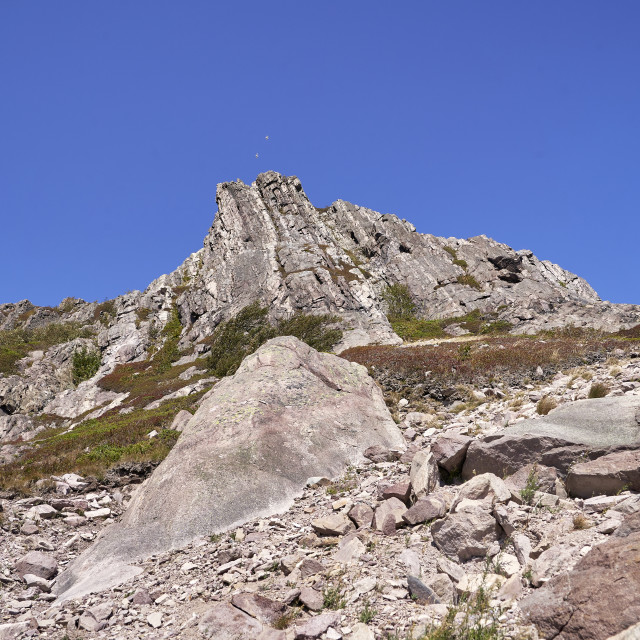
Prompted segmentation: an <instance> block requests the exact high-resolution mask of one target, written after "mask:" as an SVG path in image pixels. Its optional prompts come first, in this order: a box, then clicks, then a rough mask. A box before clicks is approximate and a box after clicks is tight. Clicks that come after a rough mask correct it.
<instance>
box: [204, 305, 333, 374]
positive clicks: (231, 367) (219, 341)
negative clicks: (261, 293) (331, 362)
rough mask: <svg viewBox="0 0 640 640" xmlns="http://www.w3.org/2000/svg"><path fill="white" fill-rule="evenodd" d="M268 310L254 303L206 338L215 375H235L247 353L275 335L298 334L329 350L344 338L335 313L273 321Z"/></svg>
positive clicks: (313, 344) (209, 359) (320, 348)
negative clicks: (271, 321)
mask: <svg viewBox="0 0 640 640" xmlns="http://www.w3.org/2000/svg"><path fill="white" fill-rule="evenodd" d="M268 311H269V310H268V308H267V307H262V306H261V305H260V303H259V302H254V303H253V304H251V305H249V306H247V307H245V308H244V309H242V311H240V312H239V313H238V314H237V315H236V316H235V317H234V318H231V319H230V320H228V321H227V322H223V323H221V324H220V325H219V326H218V327H216V329H215V331H214V332H213V334H212V335H211V336H210V337H209V338H207V339H206V340H205V341H204V342H207V343H209V344H210V345H211V351H210V352H209V356H208V360H207V364H208V369H209V370H210V371H211V372H212V373H213V374H214V375H216V376H218V377H222V376H227V375H232V374H234V373H235V372H236V370H237V369H238V367H239V366H240V363H241V362H242V360H243V359H244V358H245V357H246V356H248V355H249V354H251V353H253V352H254V351H255V350H256V349H258V348H259V347H260V346H261V345H263V344H264V343H265V342H266V341H267V340H269V339H271V338H275V337H276V336H295V337H296V338H299V339H300V340H302V341H303V342H306V343H307V344H308V345H309V346H310V347H313V348H314V349H317V350H318V351H329V350H330V349H331V348H332V347H333V346H334V345H335V344H336V343H338V342H339V341H340V339H341V338H342V331H341V330H340V329H337V328H336V327H335V326H333V325H334V324H335V323H336V322H337V321H338V320H339V318H337V317H336V316H331V315H318V316H316V315H309V314H303V313H298V314H294V315H293V316H292V317H291V318H288V319H286V320H281V321H280V322H278V323H276V324H271V323H270V322H269V319H268V317H267V316H268Z"/></svg>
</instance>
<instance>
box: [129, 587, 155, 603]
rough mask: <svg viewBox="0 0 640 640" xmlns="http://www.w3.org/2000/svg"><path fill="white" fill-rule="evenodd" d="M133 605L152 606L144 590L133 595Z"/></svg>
mask: <svg viewBox="0 0 640 640" xmlns="http://www.w3.org/2000/svg"><path fill="white" fill-rule="evenodd" d="M133 604H137V605H141V604H153V598H152V597H151V596H150V595H149V592H148V591H147V590H146V589H138V590H137V591H136V592H135V593H134V594H133Z"/></svg>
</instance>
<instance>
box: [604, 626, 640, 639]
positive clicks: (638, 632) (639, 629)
mask: <svg viewBox="0 0 640 640" xmlns="http://www.w3.org/2000/svg"><path fill="white" fill-rule="evenodd" d="M607 640H640V622H638V624H634V625H633V626H632V627H629V628H628V629H625V630H624V631H621V632H620V633H616V635H615V636H610V637H609V638H607Z"/></svg>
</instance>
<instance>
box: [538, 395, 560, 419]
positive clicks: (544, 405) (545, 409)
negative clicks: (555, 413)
mask: <svg viewBox="0 0 640 640" xmlns="http://www.w3.org/2000/svg"><path fill="white" fill-rule="evenodd" d="M557 406H558V403H557V402H556V401H555V400H554V399H553V398H551V397H550V396H545V397H544V398H541V399H540V400H539V402H538V404H537V405H536V413H538V414H539V415H541V416H546V415H547V414H548V413H549V412H550V411H552V410H553V409H555V408H556V407H557Z"/></svg>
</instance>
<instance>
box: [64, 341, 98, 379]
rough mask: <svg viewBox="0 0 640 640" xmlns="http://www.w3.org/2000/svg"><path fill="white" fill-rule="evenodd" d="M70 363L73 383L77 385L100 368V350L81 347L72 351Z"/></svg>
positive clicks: (91, 376)
mask: <svg viewBox="0 0 640 640" xmlns="http://www.w3.org/2000/svg"><path fill="white" fill-rule="evenodd" d="M72 364H73V366H72V370H71V372H72V376H73V384H76V385H77V384H80V383H81V382H82V381H83V380H88V379H89V378H93V376H95V375H96V373H97V372H98V369H99V368H100V352H99V351H96V350H90V351H89V350H87V349H86V348H85V347H82V349H78V350H77V351H75V352H74V354H73V360H72Z"/></svg>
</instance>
